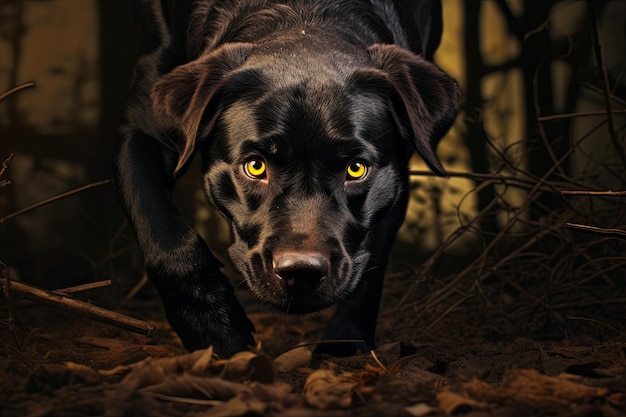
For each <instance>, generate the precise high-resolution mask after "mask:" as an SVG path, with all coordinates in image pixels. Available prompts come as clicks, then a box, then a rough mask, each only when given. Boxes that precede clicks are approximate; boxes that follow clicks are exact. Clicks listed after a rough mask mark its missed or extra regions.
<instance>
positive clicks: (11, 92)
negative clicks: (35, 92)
mask: <svg viewBox="0 0 626 417" xmlns="http://www.w3.org/2000/svg"><path fill="white" fill-rule="evenodd" d="M34 86H35V83H33V82H28V83H24V84H21V85H18V86H17V87H13V88H12V89H10V90H9V91H6V92H4V93H2V94H0V101H2V100H4V99H5V98H7V97H9V96H10V95H11V94H13V93H16V92H18V91H20V90H23V89H25V88H29V87H34Z"/></svg>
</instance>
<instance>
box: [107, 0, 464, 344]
mask: <svg viewBox="0 0 626 417" xmlns="http://www.w3.org/2000/svg"><path fill="white" fill-rule="evenodd" d="M140 7H141V10H140V16H141V18H142V24H141V28H142V30H143V32H142V35H143V42H142V45H143V49H142V55H141V57H140V59H139V62H138V64H137V67H136V75H135V80H134V82H133V85H132V88H131V91H130V96H129V101H128V112H127V121H128V123H127V125H126V127H125V139H124V141H123V143H122V145H121V147H120V150H119V152H118V154H117V156H116V181H117V186H118V191H119V196H120V198H121V201H122V203H123V205H124V207H125V210H126V211H127V214H128V216H129V218H130V221H131V223H132V224H133V226H134V227H135V230H136V233H137V238H138V241H139V245H140V246H141V248H142V250H143V252H144V256H145V263H146V269H147V273H148V275H149V276H150V277H151V279H152V280H153V281H154V283H155V284H156V287H157V288H158V290H159V293H160V295H161V297H162V299H163V303H164V305H165V310H166V313H167V316H168V319H169V321H170V322H171V324H172V326H173V327H174V329H175V330H176V331H177V333H178V335H179V336H180V338H181V339H182V341H183V343H184V345H185V347H186V348H188V349H197V348H203V347H207V346H208V345H213V346H214V348H215V351H216V352H218V353H219V354H221V355H224V356H228V355H231V354H233V353H235V352H237V351H240V350H243V349H246V348H247V347H248V346H250V345H253V344H254V338H253V336H252V334H251V333H252V332H253V331H254V328H253V326H252V324H251V323H250V321H249V320H248V319H247V317H246V315H245V312H244V310H243V309H242V307H241V306H240V304H239V303H238V302H237V300H236V299H235V297H234V295H233V289H232V287H231V285H230V284H229V282H228V280H227V278H226V277H225V276H224V275H223V274H222V273H221V272H220V266H221V265H220V263H219V261H218V260H217V259H216V258H215V257H214V256H213V255H212V254H211V252H210V251H209V249H208V248H207V245H206V243H205V242H204V241H203V240H202V239H201V238H200V237H199V235H198V234H197V233H196V232H195V231H193V230H192V229H190V227H189V226H188V225H187V224H185V223H184V221H183V220H182V219H181V217H180V215H179V213H178V211H177V209H176V208H175V206H174V204H173V201H172V190H173V187H174V182H175V178H176V177H177V175H179V174H180V173H181V172H183V171H184V170H185V168H186V167H187V165H188V164H189V161H190V159H191V157H192V155H193V154H194V153H195V152H196V151H198V152H200V153H201V155H202V160H203V178H204V185H205V190H206V195H207V198H208V200H209V201H210V202H211V203H212V204H213V205H214V206H215V207H216V208H217V209H218V210H219V211H220V212H221V214H222V215H223V216H224V217H226V219H227V220H228V221H229V222H230V224H231V226H232V233H233V237H234V243H233V244H232V247H231V248H230V256H231V259H232V261H233V263H234V266H235V267H236V269H237V271H238V272H239V273H241V275H242V276H243V277H244V278H245V281H246V282H247V284H248V286H249V287H250V289H251V290H252V291H253V292H254V293H255V294H256V295H258V296H259V297H260V298H261V299H263V300H264V301H266V302H267V303H269V304H271V305H273V306H276V307H278V308H280V309H283V310H285V311H287V312H290V313H307V312H312V311H317V310H320V309H324V308H326V307H329V306H332V305H334V304H338V309H337V313H336V315H335V317H334V319H333V320H332V321H331V323H330V325H329V328H328V331H327V334H326V337H327V338H329V339H357V340H363V342H362V343H355V344H349V345H345V344H338V345H337V346H336V349H335V350H334V351H333V353H336V354H350V353H353V352H356V351H357V350H367V349H371V348H372V347H373V346H374V332H375V326H376V319H377V315H378V305H379V302H380V295H381V289H382V285H383V275H384V272H385V267H386V263H387V257H388V255H389V252H390V249H391V246H392V243H393V241H394V237H395V235H396V232H397V229H398V228H399V227H400V225H401V223H402V221H403V219H404V213H405V210H406V204H407V182H408V175H407V169H408V161H409V158H410V155H411V153H412V149H413V148H415V149H417V152H418V153H419V154H420V155H421V156H422V158H423V159H424V160H425V161H426V163H428V165H429V166H430V167H431V168H432V169H433V171H435V172H436V173H440V174H441V173H443V169H442V167H441V165H440V163H439V161H438V159H437V157H436V155H435V148H436V145H437V143H438V141H439V139H440V138H441V136H442V135H443V134H444V133H445V132H446V131H447V130H448V128H449V127H450V125H451V124H452V122H453V120H454V117H455V115H456V112H457V107H458V105H459V101H460V99H461V93H460V90H459V88H458V86H457V84H456V83H455V82H454V81H453V80H452V79H451V78H449V77H448V76H447V75H446V74H444V73H443V72H442V71H441V70H440V69H438V68H437V67H436V66H435V65H433V64H432V63H430V62H429V61H427V60H426V59H425V58H430V57H431V56H432V53H433V51H434V49H435V48H436V46H437V45H438V43H439V38H440V34H441V5H440V4H439V2H438V1H427V0H398V1H391V0H317V1H313V0H223V1H218V0H197V1H192V0H187V1H183V0H160V1H159V0H143V1H141V5H140ZM420 55H421V56H420Z"/></svg>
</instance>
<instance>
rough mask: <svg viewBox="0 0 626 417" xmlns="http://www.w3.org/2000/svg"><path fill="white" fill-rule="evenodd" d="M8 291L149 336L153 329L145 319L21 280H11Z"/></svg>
mask: <svg viewBox="0 0 626 417" xmlns="http://www.w3.org/2000/svg"><path fill="white" fill-rule="evenodd" d="M3 285H4V286H5V288H6V287H7V280H3ZM10 291H12V292H19V293H20V294H22V295H24V297H26V298H28V299H31V300H34V301H38V302H40V303H42V304H48V305H51V306H53V307H56V308H59V309H61V310H65V311H69V312H71V313H76V314H78V315H80V316H82V317H86V318H89V319H92V320H96V321H100V322H103V323H107V324H111V325H114V326H117V327H120V328H122V329H126V330H130V331H133V332H136V333H140V334H143V335H146V336H151V335H152V333H153V331H154V326H153V325H152V324H151V323H149V322H147V321H144V320H139V319H135V318H133V317H129V316H126V315H123V314H120V313H116V312H114V311H111V310H107V309H105V308H102V307H98V306H95V305H93V304H90V303H87V302H85V301H81V300H76V299H74V298H71V297H68V296H66V295H63V294H58V293H56V292H53V291H48V290H45V289H43V288H38V287H35V286H32V285H28V284H24V283H22V282H16V281H11V283H10Z"/></svg>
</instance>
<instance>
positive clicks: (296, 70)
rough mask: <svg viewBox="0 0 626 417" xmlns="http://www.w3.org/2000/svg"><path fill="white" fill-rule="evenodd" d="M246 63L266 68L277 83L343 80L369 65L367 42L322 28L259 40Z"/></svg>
mask: <svg viewBox="0 0 626 417" xmlns="http://www.w3.org/2000/svg"><path fill="white" fill-rule="evenodd" d="M246 65H250V66H254V67H257V68H262V69H263V72H264V73H265V74H266V76H268V77H271V78H272V79H273V80H274V82H275V83H279V82H281V81H284V82H287V83H290V82H293V81H294V80H297V79H303V78H310V77H317V78H319V79H321V78H324V77H327V78H330V79H335V80H337V81H341V80H343V79H345V78H346V77H348V76H350V74H352V73H353V72H354V71H355V70H356V69H357V68H362V67H366V66H368V65H369V55H368V54H367V51H366V49H365V48H364V47H363V45H357V44H355V43H354V42H352V41H351V40H350V39H347V38H344V37H342V36H332V35H330V34H328V33H325V32H324V31H321V30H319V29H307V30H305V29H302V30H299V31H290V32H286V33H283V34H281V35H280V36H277V37H275V38H273V39H271V40H269V41H266V42H263V43H260V44H258V45H257V46H256V47H255V48H254V49H253V51H252V53H251V54H250V56H249V57H248V60H247V63H246Z"/></svg>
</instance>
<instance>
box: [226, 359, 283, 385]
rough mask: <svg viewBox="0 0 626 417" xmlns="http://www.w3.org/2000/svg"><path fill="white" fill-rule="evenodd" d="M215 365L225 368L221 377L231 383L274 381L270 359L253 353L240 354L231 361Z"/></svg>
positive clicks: (227, 360) (268, 382)
mask: <svg viewBox="0 0 626 417" xmlns="http://www.w3.org/2000/svg"><path fill="white" fill-rule="evenodd" d="M215 365H216V366H222V367H223V369H222V371H221V373H220V376H221V377H222V378H224V379H226V380H229V381H236V380H242V379H249V380H252V381H258V382H263V383H266V384H271V383H272V382H273V381H274V371H273V370H272V361H271V360H270V358H268V357H267V356H264V355H259V354H256V353H253V352H239V353H237V354H235V355H234V356H233V357H232V358H230V359H224V360H219V361H216V362H215Z"/></svg>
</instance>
